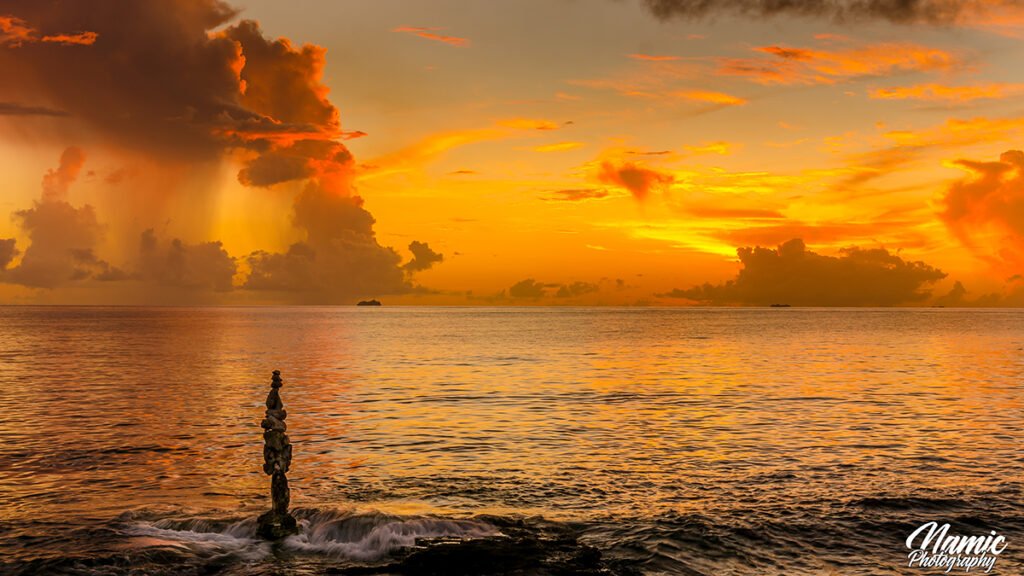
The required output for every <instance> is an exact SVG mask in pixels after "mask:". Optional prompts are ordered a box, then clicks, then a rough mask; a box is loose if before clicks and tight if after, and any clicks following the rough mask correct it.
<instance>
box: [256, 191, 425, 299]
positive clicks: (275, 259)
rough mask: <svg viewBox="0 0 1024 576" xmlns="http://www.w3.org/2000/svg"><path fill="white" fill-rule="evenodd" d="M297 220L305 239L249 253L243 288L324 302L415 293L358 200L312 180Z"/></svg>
mask: <svg viewBox="0 0 1024 576" xmlns="http://www.w3.org/2000/svg"><path fill="white" fill-rule="evenodd" d="M293 222H294V224H295V226H296V227H298V228H299V229H300V230H302V231H303V232H304V233H305V239H304V240H302V241H300V242H296V243H294V244H292V245H291V246H290V247H289V248H288V250H287V251H285V252H275V253H271V252H266V251H258V252H255V253H253V254H250V255H249V256H248V257H247V258H246V263H247V265H248V267H249V274H248V277H247V278H246V280H245V282H244V284H243V286H242V287H243V288H244V289H248V290H254V291H260V292H269V293H276V294H277V295H278V296H284V297H286V298H288V299H290V300H296V301H299V302H303V303H323V304H329V303H347V302H349V301H352V300H356V299H359V298H363V297H368V296H379V295H383V294H405V293H410V292H413V291H414V286H413V285H412V284H411V283H410V282H409V281H408V280H407V279H406V277H405V276H406V275H405V270H403V269H402V268H401V267H400V265H399V264H400V261H401V257H400V256H399V255H398V253H397V252H395V251H394V250H393V249H391V248H388V247H385V246H381V245H380V243H378V241H377V238H376V235H375V233H374V231H373V225H374V223H375V221H374V219H373V216H371V215H370V213H369V212H367V211H366V210H365V209H364V208H363V199H362V198H360V197H359V196H344V195H339V194H336V193H335V192H334V191H333V189H332V188H330V187H327V188H325V187H324V186H323V185H322V184H321V183H319V182H317V181H312V182H310V183H309V184H308V185H307V186H306V188H305V189H304V190H303V191H302V193H301V194H299V196H298V197H297V198H296V199H295V204H294V215H293ZM424 246H426V245H424ZM414 255H415V253H414Z"/></svg>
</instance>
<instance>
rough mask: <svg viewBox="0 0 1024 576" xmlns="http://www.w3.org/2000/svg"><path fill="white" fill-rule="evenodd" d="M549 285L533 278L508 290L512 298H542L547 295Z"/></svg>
mask: <svg viewBox="0 0 1024 576" xmlns="http://www.w3.org/2000/svg"><path fill="white" fill-rule="evenodd" d="M546 290H547V285H546V284H541V283H540V282H537V281H536V280H534V279H533V278H527V279H526V280H521V281H519V282H516V283H515V284H513V285H512V286H511V287H510V288H509V289H508V295H509V296H511V297H512V298H534V299H536V298H542V297H543V296H544V294H545V293H546Z"/></svg>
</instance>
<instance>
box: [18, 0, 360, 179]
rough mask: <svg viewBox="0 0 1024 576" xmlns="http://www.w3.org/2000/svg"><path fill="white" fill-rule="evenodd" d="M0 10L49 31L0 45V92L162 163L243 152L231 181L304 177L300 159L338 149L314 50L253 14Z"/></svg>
mask: <svg viewBox="0 0 1024 576" xmlns="http://www.w3.org/2000/svg"><path fill="white" fill-rule="evenodd" d="M0 14H10V15H12V16H11V17H9V20H11V21H12V22H14V23H21V24H23V25H24V26H26V27H29V28H30V29H31V30H33V31H38V34H40V35H42V36H41V37H45V36H47V35H49V36H50V37H52V38H53V41H52V42H29V43H27V42H22V43H21V44H20V45H19V47H17V48H11V47H7V48H6V49H2V50H0V70H2V71H3V73H4V75H5V76H8V77H17V78H18V79H19V81H18V82H10V83H3V84H2V85H0V99H4V100H8V99H9V100H10V101H11V102H25V101H30V102H33V103H34V106H33V107H32V109H34V110H35V111H36V113H41V112H43V111H47V110H49V111H56V110H61V111H65V112H66V113H68V114H70V115H71V116H73V117H75V118H76V119H79V120H81V121H83V122H85V123H86V124H87V125H88V126H89V127H90V128H91V129H92V130H94V131H96V132H97V133H98V134H100V135H101V136H103V137H104V138H106V139H107V140H108V141H110V142H112V143H115V144H116V145H118V146H123V147H129V148H133V149H141V150H145V151H148V152H150V153H152V154H155V155H157V156H158V157H160V158H163V159H185V160H197V159H198V160H203V159H206V160H210V159H216V158H218V157H219V156H220V155H221V154H223V153H225V152H227V151H230V150H233V149H239V148H241V149H247V150H251V151H252V154H253V156H254V157H255V158H256V159H254V160H251V161H250V166H249V167H248V172H247V173H246V177H245V178H243V181H246V180H248V181H250V182H251V183H252V184H253V185H257V186H265V185H269V184H270V183H276V182H280V181H285V180H286V179H304V178H308V177H309V176H310V174H312V173H314V172H315V171H316V168H315V167H310V166H309V165H310V164H317V163H330V162H334V161H336V159H337V157H338V156H339V155H341V156H346V155H347V151H344V146H342V145H341V144H339V143H336V142H331V140H333V139H335V138H341V137H342V136H343V133H342V131H341V127H340V123H339V120H338V111H337V109H336V108H335V107H334V106H333V105H332V104H331V103H330V101H329V100H328V99H327V92H328V90H327V88H326V87H325V86H324V85H323V84H322V83H321V81H320V79H321V76H322V71H323V65H324V54H325V50H324V49H322V48H320V47H318V46H312V45H303V46H294V45H292V43H291V42H290V41H289V40H288V39H287V38H279V39H277V40H271V39H268V38H265V37H264V36H263V34H262V31H261V30H260V28H259V25H258V24H257V23H256V22H253V21H249V20H242V21H240V22H238V23H236V24H233V25H227V24H228V23H229V22H230V20H231V19H232V18H234V17H235V15H236V10H235V9H234V8H232V7H230V6H228V5H227V4H225V3H223V2H220V1H219V0H148V1H146V2H138V1H135V0H106V1H104V2H75V1H69V0H63V1H62V0H56V1H54V2H37V1H34V0H0ZM226 25H227V26H226ZM68 30H75V31H89V32H90V33H92V34H91V35H90V36H89V37H88V39H91V42H84V41H79V40H81V38H79V37H78V36H75V35H74V34H67V33H66V31H68ZM214 30H217V31H216V32H214ZM34 33H36V32H33V34H34ZM12 34H13V32H11V33H9V34H8V35H9V36H10V35H12ZM35 103H38V104H35ZM0 110H2V108H0ZM10 110H12V111H18V110H22V111H23V112H25V111H26V110H24V107H23V108H20V109H19V108H17V107H13V106H12V107H11V108H10ZM12 113H13V112H12ZM303 140H306V141H308V140H323V141H325V142H328V145H325V146H319V147H318V146H310V145H298V144H297V143H298V142H300V141H303ZM342 151H344V152H342ZM263 155H267V156H271V157H274V156H277V155H280V156H282V157H283V158H284V159H283V160H282V159H278V158H271V159H269V160H265V161H263V162H261V161H260V160H259V157H261V156H263ZM343 161H344V160H343ZM282 164H285V165H284V166H282Z"/></svg>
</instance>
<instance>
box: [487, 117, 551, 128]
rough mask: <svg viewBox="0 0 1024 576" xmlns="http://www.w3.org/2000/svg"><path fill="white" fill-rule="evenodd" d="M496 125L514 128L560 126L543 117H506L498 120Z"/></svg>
mask: <svg viewBox="0 0 1024 576" xmlns="http://www.w3.org/2000/svg"><path fill="white" fill-rule="evenodd" d="M497 124H498V126H504V127H505V128H515V129H516V130H558V129H559V128H561V127H562V125H561V124H559V123H558V122H553V121H551V120H544V119H543V118H508V119H505V120H498V122H497Z"/></svg>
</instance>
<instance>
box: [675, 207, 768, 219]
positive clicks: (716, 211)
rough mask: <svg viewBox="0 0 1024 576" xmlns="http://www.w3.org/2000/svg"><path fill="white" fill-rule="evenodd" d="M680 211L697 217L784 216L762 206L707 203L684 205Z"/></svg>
mask: <svg viewBox="0 0 1024 576" xmlns="http://www.w3.org/2000/svg"><path fill="white" fill-rule="evenodd" d="M679 209H680V211H681V212H683V213H686V214H689V215H691V216H696V217H698V218H723V219H734V218H739V219H782V218H785V216H784V215H783V214H782V213H781V212H779V211H778V210H766V209H763V208H728V207H719V206H709V205H696V204H692V205H684V206H680V208H679Z"/></svg>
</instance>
